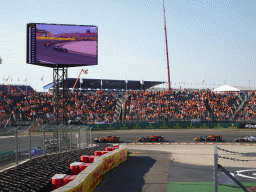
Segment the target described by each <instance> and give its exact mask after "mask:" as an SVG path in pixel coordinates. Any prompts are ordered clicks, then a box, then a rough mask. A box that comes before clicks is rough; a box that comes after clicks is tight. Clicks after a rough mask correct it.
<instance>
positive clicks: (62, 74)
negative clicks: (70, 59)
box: [53, 67, 68, 125]
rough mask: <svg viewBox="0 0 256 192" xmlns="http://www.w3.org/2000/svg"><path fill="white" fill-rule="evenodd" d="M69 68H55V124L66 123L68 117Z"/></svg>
mask: <svg viewBox="0 0 256 192" xmlns="http://www.w3.org/2000/svg"><path fill="white" fill-rule="evenodd" d="M67 77H68V68H65V67H54V68H53V115H54V116H53V117H54V124H55V125H59V124H63V125H66V124H67V121H68V118H67V96H68V86H67Z"/></svg>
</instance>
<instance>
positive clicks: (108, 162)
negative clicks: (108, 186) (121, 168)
mask: <svg viewBox="0 0 256 192" xmlns="http://www.w3.org/2000/svg"><path fill="white" fill-rule="evenodd" d="M116 150H118V149H116ZM126 159H127V148H124V149H121V150H120V151H119V152H117V153H114V154H113V155H110V156H108V157H104V158H103V159H102V163H101V164H100V165H98V166H97V167H96V168H95V169H94V170H93V171H92V172H91V173H90V174H88V176H87V177H86V178H85V179H84V181H83V182H81V183H80V184H79V185H77V186H76V187H74V188H72V189H70V190H68V191H67V192H90V191H94V189H95V188H96V187H97V186H98V185H99V184H100V183H101V181H102V176H103V175H104V174H106V173H107V172H108V171H110V170H112V169H114V168H115V167H117V166H118V165H119V164H120V163H122V162H123V161H125V160H126ZM84 171H86V169H85V170H84ZM80 174H81V173H80Z"/></svg>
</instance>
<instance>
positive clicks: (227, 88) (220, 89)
mask: <svg viewBox="0 0 256 192" xmlns="http://www.w3.org/2000/svg"><path fill="white" fill-rule="evenodd" d="M212 91H213V92H224V91H235V92H240V89H237V88H235V87H231V86H229V85H223V86H221V87H218V88H216V89H214V90H212Z"/></svg>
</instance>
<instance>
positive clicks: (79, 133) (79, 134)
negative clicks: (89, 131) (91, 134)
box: [78, 126, 82, 149]
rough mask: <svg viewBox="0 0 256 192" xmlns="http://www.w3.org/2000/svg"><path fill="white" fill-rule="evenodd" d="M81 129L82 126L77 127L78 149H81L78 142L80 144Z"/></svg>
mask: <svg viewBox="0 0 256 192" xmlns="http://www.w3.org/2000/svg"><path fill="white" fill-rule="evenodd" d="M81 127H82V126H80V127H79V132H78V146H79V149H81V145H80V142H81V140H80V137H81Z"/></svg>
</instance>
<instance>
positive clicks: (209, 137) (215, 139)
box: [194, 135, 223, 142]
mask: <svg viewBox="0 0 256 192" xmlns="http://www.w3.org/2000/svg"><path fill="white" fill-rule="evenodd" d="M194 141H213V142H214V141H223V140H222V136H220V135H219V136H214V135H209V136H207V137H202V136H200V137H197V138H195V139H194Z"/></svg>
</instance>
